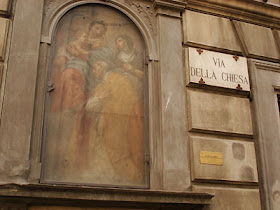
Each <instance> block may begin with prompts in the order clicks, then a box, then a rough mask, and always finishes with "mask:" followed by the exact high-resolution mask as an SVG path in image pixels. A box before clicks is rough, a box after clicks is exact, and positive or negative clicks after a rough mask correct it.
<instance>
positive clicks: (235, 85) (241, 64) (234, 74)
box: [186, 47, 250, 91]
mask: <svg viewBox="0 0 280 210" xmlns="http://www.w3.org/2000/svg"><path fill="white" fill-rule="evenodd" d="M186 55H188V57H187V63H188V73H187V75H188V78H187V81H189V83H198V84H201V85H203V84H205V85H211V86H217V87H224V88H230V89H237V90H240V91H242V90H243V91H250V84H249V75H248V66H247V60H246V58H244V57H239V56H236V55H230V54H224V53H217V52H212V51H208V50H202V49H198V48H191V47H190V48H189V52H188V54H186Z"/></svg>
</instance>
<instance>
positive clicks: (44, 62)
mask: <svg viewBox="0 0 280 210" xmlns="http://www.w3.org/2000/svg"><path fill="white" fill-rule="evenodd" d="M86 4H100V5H105V6H109V7H112V8H114V9H116V10H118V11H120V12H121V13H122V14H124V15H125V16H127V17H128V18H129V19H130V20H131V21H132V22H133V23H134V24H135V26H136V27H137V28H138V30H139V31H140V33H141V36H142V38H143V40H144V43H145V51H146V62H145V65H146V68H145V69H146V70H145V71H147V78H146V80H147V84H146V86H148V87H147V91H146V92H147V94H146V97H147V98H148V104H146V106H147V110H146V112H147V113H148V114H147V116H148V117H147V118H148V119H147V122H145V124H146V125H147V126H148V129H146V131H148V133H147V134H146V132H145V136H146V135H147V138H145V141H146V142H147V143H148V149H149V152H148V154H145V161H146V162H148V163H149V175H148V182H149V183H148V185H147V187H150V188H154V187H153V185H154V184H153V181H152V182H151V180H153V178H152V177H153V174H155V175H156V176H158V174H160V172H158V170H160V169H159V165H160V160H161V156H160V149H158V148H157V147H156V146H155V145H156V144H157V143H158V142H159V138H160V134H159V132H160V131H159V123H158V122H159V121H160V112H159V111H158V107H159V94H158V89H159V78H158V73H157V70H158V55H157V46H156V40H155V37H154V34H153V33H152V32H151V30H150V29H149V27H147V26H146V24H145V23H144V22H143V21H142V20H141V18H140V17H139V16H138V14H136V13H135V12H133V11H132V10H131V9H130V8H128V7H127V6H124V5H123V4H121V3H119V2H118V1H106V2H104V1H93V0H82V1H78V2H77V1H73V0H72V1H70V2H66V3H64V4H62V5H61V6H60V7H58V8H57V9H56V10H55V11H54V12H53V13H52V14H51V15H50V16H49V18H47V19H46V20H45V21H44V22H43V29H42V36H41V46H40V58H39V67H38V68H39V70H38V76H37V86H36V95H37V98H36V101H35V111H34V121H33V130H32V139H31V140H32V141H31V152H30V160H31V170H30V175H29V180H30V181H31V182H33V183H38V182H39V181H40V177H41V175H40V172H41V168H42V166H41V159H42V147H43V136H44V132H43V130H44V123H43V122H44V119H45V116H46V113H47V108H46V107H45V104H46V100H47V99H46V98H47V97H46V95H47V93H48V92H49V91H51V90H52V88H53V87H52V84H51V83H50V82H49V81H48V78H49V75H48V74H50V70H51V68H50V64H51V58H52V52H51V51H52V42H53V40H52V39H53V37H54V34H55V31H56V28H57V24H58V23H59V21H60V19H61V18H62V17H63V15H64V14H66V13H67V12H68V11H70V10H71V9H73V8H75V7H77V6H81V5H86ZM43 113H44V114H43ZM157 150H158V151H157ZM155 156H157V157H155ZM153 159H158V161H157V162H153V161H152V160H153ZM157 182H158V181H157Z"/></svg>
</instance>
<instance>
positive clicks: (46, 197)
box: [0, 184, 214, 209]
mask: <svg viewBox="0 0 280 210" xmlns="http://www.w3.org/2000/svg"><path fill="white" fill-rule="evenodd" d="M213 197H214V196H213V195H211V194H207V193H196V192H166V191H153V190H140V189H139V190H136V189H113V188H93V187H75V186H72V187H70V186H68V187H67V186H57V185H41V184H36V185H35V184H27V185H20V184H6V185H0V203H1V202H2V203H3V202H4V203H13V202H15V201H16V203H17V204H19V203H21V204H27V203H28V204H29V205H32V204H33V205H34V204H36V202H38V200H39V201H40V203H41V204H50V205H56V204H60V205H61V204H62V203H69V202H70V203H69V204H72V203H75V204H81V205H83V204H87V205H94V204H96V202H99V203H100V202H103V204H104V203H107V205H109V204H110V203H111V204H112V203H119V204H121V203H123V204H126V205H127V204H130V205H132V206H136V205H137V206H139V205H141V206H143V207H155V206H165V205H169V206H172V205H173V206H181V207H194V206H195V207H199V206H200V207H202V206H204V205H207V204H210V201H211V199H212V198H213ZM71 202H72V203H71ZM199 209H200V208H199Z"/></svg>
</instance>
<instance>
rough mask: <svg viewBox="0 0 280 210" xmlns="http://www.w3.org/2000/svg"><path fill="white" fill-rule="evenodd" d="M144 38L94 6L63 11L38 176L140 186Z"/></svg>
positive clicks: (50, 179)
mask: <svg viewBox="0 0 280 210" xmlns="http://www.w3.org/2000/svg"><path fill="white" fill-rule="evenodd" d="M144 49H145V46H144V41H143V39H142V36H141V33H140V32H139V30H138V29H137V28H136V26H135V25H134V23H133V22H132V21H131V20H130V19H128V17H126V16H125V15H124V14H122V13H120V12H119V11H117V10H115V9H113V8H110V7H107V6H102V5H98V4H92V5H90V4H89V5H84V6H80V7H77V8H75V9H73V10H71V11H70V12H68V13H66V14H65V15H64V16H63V17H62V19H61V20H60V22H59V24H58V26H57V30H56V33H55V35H54V47H53V52H52V53H53V57H52V66H51V68H52V69H51V75H50V78H51V80H52V81H51V82H52V83H53V84H54V90H53V91H51V92H50V95H49V98H48V102H49V104H48V106H47V107H48V114H47V120H46V129H45V139H44V140H45V141H44V142H45V146H44V148H45V150H44V155H43V180H42V181H47V182H57V183H77V184H91V185H100V184H101V185H133V186H144V185H146V179H145V164H144V153H145V146H144V145H145V144H144V132H145V130H144V121H145V120H144V77H145V73H144V72H145V71H144Z"/></svg>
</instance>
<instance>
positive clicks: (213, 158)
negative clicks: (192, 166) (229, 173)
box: [200, 151, 223, 166]
mask: <svg viewBox="0 0 280 210" xmlns="http://www.w3.org/2000/svg"><path fill="white" fill-rule="evenodd" d="M200 163H201V164H210V165H218V166H222V165H223V153H221V152H209V151H200Z"/></svg>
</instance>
